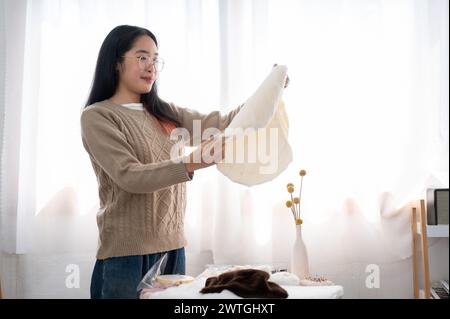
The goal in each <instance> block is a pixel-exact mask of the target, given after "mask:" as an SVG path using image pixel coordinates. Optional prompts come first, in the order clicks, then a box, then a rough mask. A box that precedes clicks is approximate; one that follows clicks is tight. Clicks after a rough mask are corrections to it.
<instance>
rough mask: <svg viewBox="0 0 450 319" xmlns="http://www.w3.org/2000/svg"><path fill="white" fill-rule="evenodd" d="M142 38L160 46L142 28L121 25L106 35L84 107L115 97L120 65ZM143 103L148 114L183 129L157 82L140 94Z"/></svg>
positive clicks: (150, 34)
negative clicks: (162, 95)
mask: <svg viewBox="0 0 450 319" xmlns="http://www.w3.org/2000/svg"><path fill="white" fill-rule="evenodd" d="M143 35H146V36H149V37H150V38H152V40H153V41H154V42H155V44H156V46H157V47H158V41H157V40H156V37H155V35H154V34H153V33H152V32H150V31H149V30H147V29H144V28H141V27H136V26H130V25H120V26H117V27H115V28H114V29H113V30H111V32H110V33H109V34H108V35H107V36H106V38H105V40H104V41H103V44H102V46H101V48H100V51H99V53H98V58H97V66H96V67H95V74H94V80H93V82H92V88H91V92H90V94H89V97H88V100H87V102H86V104H85V107H87V106H89V105H91V104H94V103H96V102H100V101H103V100H106V99H108V98H110V97H111V96H113V95H114V93H115V92H116V89H117V85H118V84H119V74H118V71H117V69H116V67H117V64H118V63H122V62H123V56H124V55H125V53H126V52H127V51H129V50H130V49H131V48H132V47H133V44H134V42H135V41H136V39H137V38H138V37H140V36H143ZM141 102H142V104H143V105H144V107H145V108H146V109H147V111H148V112H150V113H151V114H153V115H155V116H156V117H157V118H158V119H160V120H163V121H164V120H165V121H167V120H170V121H173V122H175V123H176V124H177V125H178V126H180V122H179V120H178V119H177V118H176V117H175V115H174V114H172V112H171V111H170V107H169V105H168V104H167V102H165V101H163V100H162V99H161V98H159V96H158V90H157V86H156V82H155V83H153V87H152V89H151V91H150V92H149V93H145V94H141Z"/></svg>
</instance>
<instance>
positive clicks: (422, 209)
mask: <svg viewBox="0 0 450 319" xmlns="http://www.w3.org/2000/svg"><path fill="white" fill-rule="evenodd" d="M420 227H421V233H422V236H420V238H421V243H422V268H423V285H424V290H425V298H426V299H430V270H429V267H428V246H427V219H426V216H425V201H424V200H423V199H421V200H420Z"/></svg>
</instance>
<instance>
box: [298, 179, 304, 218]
mask: <svg viewBox="0 0 450 319" xmlns="http://www.w3.org/2000/svg"><path fill="white" fill-rule="evenodd" d="M302 188H303V176H301V177H300V192H299V194H298V199H299V201H300V202H299V204H298V218H300V203H301V202H302V201H303V199H302Z"/></svg>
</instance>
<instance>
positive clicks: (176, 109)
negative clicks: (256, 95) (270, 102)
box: [169, 103, 244, 146]
mask: <svg viewBox="0 0 450 319" xmlns="http://www.w3.org/2000/svg"><path fill="white" fill-rule="evenodd" d="M169 106H170V108H171V110H172V113H173V114H175V116H176V117H177V118H178V119H179V121H180V122H181V125H182V126H183V127H184V128H185V129H187V130H188V131H189V135H190V140H189V144H190V145H191V146H197V145H198V144H199V142H201V135H202V134H203V131H204V130H206V129H207V128H212V127H213V128H217V129H219V130H220V131H223V130H225V129H226V128H227V126H228V125H230V123H231V121H232V120H233V118H234V117H235V116H236V115H237V114H238V113H239V111H240V110H241V108H242V107H243V106H244V103H243V104H241V105H239V106H238V107H236V108H235V109H234V110H232V111H230V112H228V113H226V114H222V113H220V111H213V112H210V113H207V114H204V113H200V112H198V111H196V110H193V109H190V108H184V107H180V106H178V105H176V104H174V103H169ZM195 120H198V121H200V127H201V130H200V131H199V132H195V131H194V121H195ZM197 133H200V136H198V134H197ZM195 134H197V135H195Z"/></svg>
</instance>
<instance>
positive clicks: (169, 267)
mask: <svg viewBox="0 0 450 319" xmlns="http://www.w3.org/2000/svg"><path fill="white" fill-rule="evenodd" d="M162 66H163V62H162V60H161V59H160V58H159V57H158V42H157V40H156V37H155V36H154V35H153V33H151V32H150V31H148V30H146V29H143V28H140V27H134V26H127V25H123V26H118V27H116V28H114V29H113V30H112V31H111V32H110V33H109V34H108V36H107V37H106V39H105V40H104V42H103V44H102V47H101V48H100V52H99V55H98V60H97V66H96V70H95V75H94V80H93V84H92V89H91V92H90V95H89V98H88V101H87V103H86V108H85V109H84V110H83V112H82V115H81V131H82V140H83V145H84V147H85V149H86V151H87V152H88V154H89V156H90V159H91V162H92V166H93V168H94V171H95V174H96V176H97V181H98V187H99V197H100V210H99V212H98V215H97V224H98V229H99V246H98V251H97V256H96V258H97V261H96V263H95V266H94V271H93V274H92V280H91V298H136V297H137V291H136V287H137V286H138V284H139V282H140V280H141V279H142V277H143V276H144V275H145V274H146V272H147V271H148V270H149V269H150V268H151V267H152V265H153V264H154V263H155V262H156V261H157V260H158V259H159V258H160V257H161V256H162V254H164V253H167V255H168V259H167V264H166V268H165V270H164V272H165V273H178V274H184V273H185V252H184V246H185V245H186V240H185V237H184V230H183V219H184V211H185V205H186V194H185V192H186V190H185V182H187V181H191V180H192V178H193V175H194V171H195V170H198V169H202V168H205V167H209V166H211V165H214V164H215V162H214V161H213V162H211V163H210V162H209V161H208V163H207V162H204V161H203V160H202V161H200V162H198V163H195V162H194V161H193V159H195V158H200V159H203V156H202V155H203V154H202V152H205V151H203V150H204V149H207V146H208V144H209V143H210V141H209V140H208V141H204V142H203V143H202V144H201V145H200V147H198V148H197V149H196V150H195V151H194V152H193V153H191V154H190V155H189V156H188V157H186V158H184V159H183V160H182V161H176V160H174V159H172V158H171V156H170V155H171V148H172V147H173V146H174V144H175V143H176V142H175V141H172V140H171V139H170V133H171V131H172V130H173V129H175V128H176V127H183V128H185V129H187V130H188V131H189V133H190V136H191V137H192V136H193V121H194V120H200V121H201V128H202V130H204V129H206V128H209V127H214V128H217V129H219V130H224V129H225V128H226V127H227V126H228V125H229V123H230V122H231V120H232V119H233V117H234V116H235V115H236V114H237V113H238V112H239V109H240V108H241V107H242V105H241V106H239V107H238V108H236V109H235V110H233V111H231V112H230V113H228V114H226V115H224V116H222V115H221V114H220V113H219V112H212V113H210V114H206V115H204V114H201V113H198V112H196V111H194V110H190V109H185V108H181V107H178V106H176V105H174V104H172V103H167V102H164V101H163V100H161V99H160V98H159V97H158V94H157V88H156V83H155V80H156V79H157V76H158V72H160V71H161V69H162ZM219 142H220V141H219ZM209 146H210V145H209ZM221 149H222V148H220V147H219V148H218V150H217V151H216V153H214V151H215V149H213V152H212V153H211V152H210V151H209V150H208V152H210V154H209V155H211V156H212V157H213V158H216V159H219V160H220V159H222V158H223V155H222V152H221ZM216 161H217V160H216Z"/></svg>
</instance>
